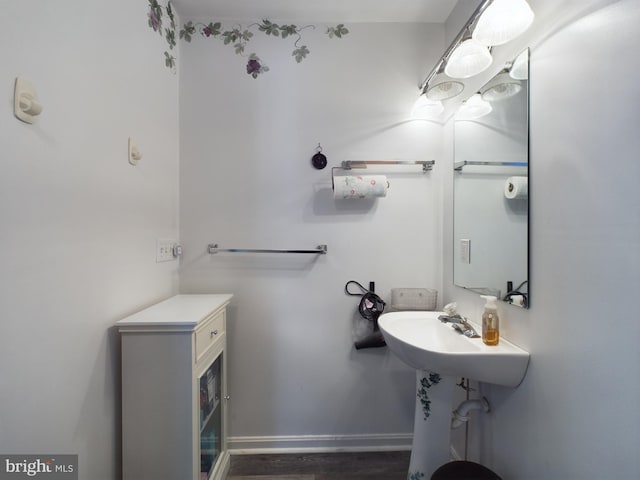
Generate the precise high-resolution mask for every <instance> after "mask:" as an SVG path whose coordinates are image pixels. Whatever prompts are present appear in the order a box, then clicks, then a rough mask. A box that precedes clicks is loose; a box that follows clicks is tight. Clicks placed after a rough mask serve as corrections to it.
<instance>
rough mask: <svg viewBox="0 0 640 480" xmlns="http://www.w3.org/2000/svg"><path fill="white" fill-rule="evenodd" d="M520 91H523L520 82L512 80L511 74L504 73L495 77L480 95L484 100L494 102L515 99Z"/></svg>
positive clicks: (483, 88)
mask: <svg viewBox="0 0 640 480" xmlns="http://www.w3.org/2000/svg"><path fill="white" fill-rule="evenodd" d="M520 90H522V85H521V84H520V80H516V79H514V78H512V77H511V76H510V75H509V73H507V72H506V71H503V72H501V73H499V74H498V75H496V76H495V77H493V79H491V81H489V83H487V84H486V85H485V86H484V87H482V89H481V90H480V95H481V97H482V100H486V101H487V102H494V101H496V100H503V99H505V98H509V97H513V96H514V95H516V94H517V93H518V92H519V91H520Z"/></svg>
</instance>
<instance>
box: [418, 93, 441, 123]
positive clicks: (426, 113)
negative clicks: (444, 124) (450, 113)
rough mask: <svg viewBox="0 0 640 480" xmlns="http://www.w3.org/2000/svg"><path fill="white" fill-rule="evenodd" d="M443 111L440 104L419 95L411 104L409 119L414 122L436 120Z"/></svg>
mask: <svg viewBox="0 0 640 480" xmlns="http://www.w3.org/2000/svg"><path fill="white" fill-rule="evenodd" d="M443 111H444V106H443V105H442V103H441V102H437V101H433V100H429V99H428V98H427V97H426V96H425V95H420V96H419V97H418V99H417V100H416V102H415V103H414V104H413V109H412V110H411V118H413V119H414V120H430V119H433V118H437V117H438V115H440V114H441V113H442V112H443Z"/></svg>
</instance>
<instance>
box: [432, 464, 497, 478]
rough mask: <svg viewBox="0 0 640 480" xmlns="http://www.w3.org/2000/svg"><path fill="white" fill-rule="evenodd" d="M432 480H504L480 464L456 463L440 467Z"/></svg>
mask: <svg viewBox="0 0 640 480" xmlns="http://www.w3.org/2000/svg"><path fill="white" fill-rule="evenodd" d="M431 480H502V478H501V477H499V476H498V475H497V474H496V473H494V472H492V471H491V470H489V469H488V468H487V467H485V466H483V465H480V464H479V463H474V462H467V461H462V460H460V461H455V462H449V463H445V464H444V465H442V466H441V467H439V468H438V469H437V470H436V471H435V472H433V475H431Z"/></svg>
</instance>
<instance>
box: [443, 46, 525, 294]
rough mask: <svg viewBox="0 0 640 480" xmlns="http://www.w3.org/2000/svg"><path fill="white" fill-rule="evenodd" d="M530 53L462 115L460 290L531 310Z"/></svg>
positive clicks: (457, 191) (458, 144)
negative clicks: (491, 297) (529, 197)
mask: <svg viewBox="0 0 640 480" xmlns="http://www.w3.org/2000/svg"><path fill="white" fill-rule="evenodd" d="M528 58H529V55H528V50H527V51H525V52H523V53H522V54H520V55H519V56H518V57H517V58H516V59H514V60H513V61H512V62H509V63H507V65H506V66H505V68H504V69H503V70H502V71H501V72H499V73H498V74H497V75H496V76H495V77H494V78H493V79H491V80H490V81H489V82H488V83H487V84H486V85H485V86H484V87H482V88H481V89H480V91H479V92H478V94H476V95H473V96H472V97H471V98H470V99H469V100H468V101H467V102H465V103H464V104H463V105H462V107H461V108H460V109H459V111H458V113H457V114H456V119H455V126H454V138H455V145H454V157H455V166H454V169H455V172H454V232H453V239H454V245H453V252H454V261H453V275H454V283H455V284H456V285H458V286H460V287H464V288H467V289H470V290H473V291H476V292H478V293H482V294H488V295H495V296H496V297H498V298H500V299H502V300H504V301H506V302H508V303H511V304H513V305H518V306H522V307H528V306H529V288H528V270H529V268H528V265H529V260H528V243H529V242H528V238H529V199H528V171H529V112H528V105H529V100H528V97H529V88H528V83H529V82H528V69H529V61H528Z"/></svg>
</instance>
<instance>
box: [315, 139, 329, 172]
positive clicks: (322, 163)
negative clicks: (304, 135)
mask: <svg viewBox="0 0 640 480" xmlns="http://www.w3.org/2000/svg"><path fill="white" fill-rule="evenodd" d="M311 163H312V164H313V166H314V167H315V168H316V169H317V170H322V169H323V168H324V167H326V166H327V157H326V156H325V155H324V154H323V153H322V145H320V142H318V146H317V147H316V154H315V155H314V156H313V157H311Z"/></svg>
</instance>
